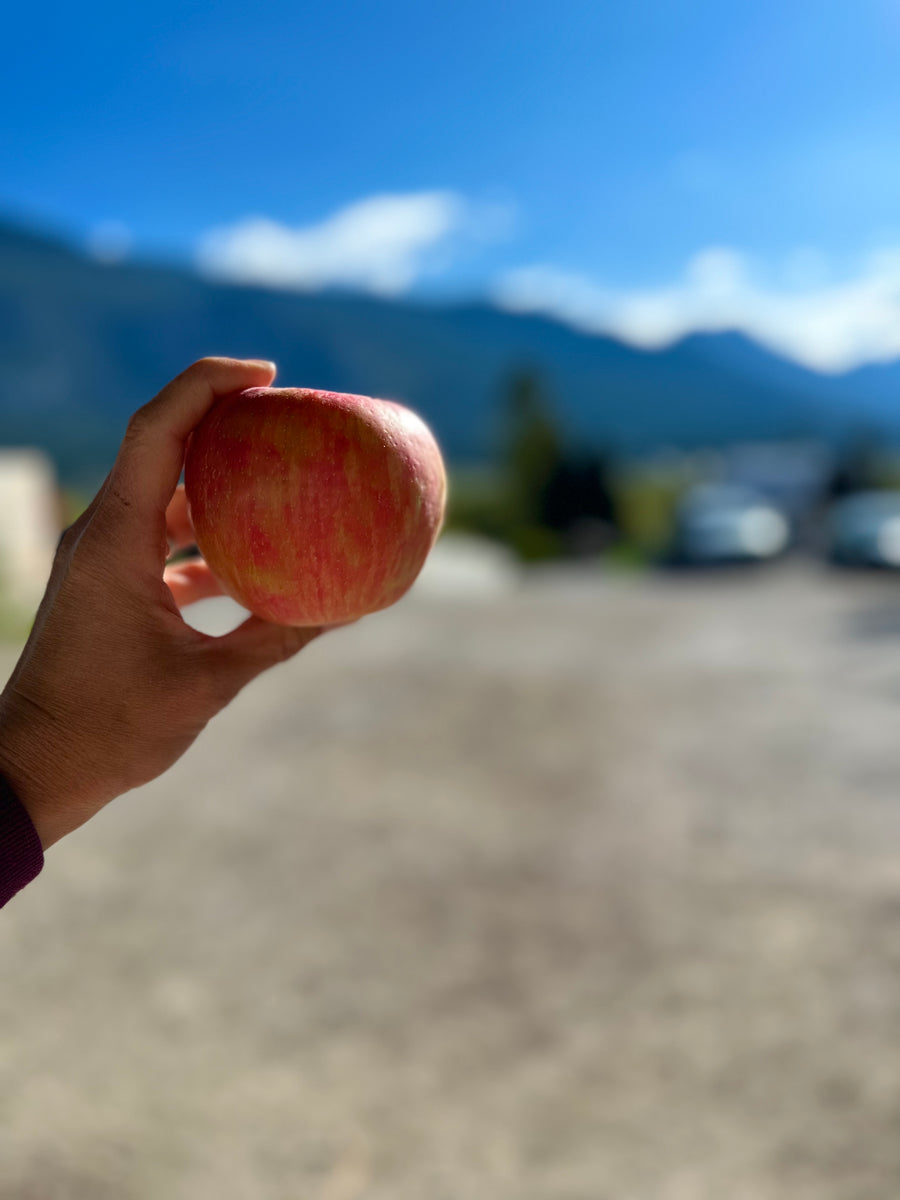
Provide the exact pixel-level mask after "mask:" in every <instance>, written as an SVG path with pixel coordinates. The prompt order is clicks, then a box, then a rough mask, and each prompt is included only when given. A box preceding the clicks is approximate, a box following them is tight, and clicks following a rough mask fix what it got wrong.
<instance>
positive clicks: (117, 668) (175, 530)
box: [0, 358, 321, 849]
mask: <svg viewBox="0 0 900 1200" xmlns="http://www.w3.org/2000/svg"><path fill="white" fill-rule="evenodd" d="M274 375H275V368H274V366H273V365H272V364H271V363H265V362H258V361H255V360H249V361H248V360H237V359H228V358H205V359H201V360H200V361H199V362H196V363H194V364H193V366H191V367H189V368H188V369H187V370H186V371H185V372H183V373H182V374H181V375H179V376H178V378H177V379H175V380H173V381H172V383H170V384H169V385H168V386H167V387H165V388H163V390H162V391H161V392H160V393H159V395H158V396H156V397H155V398H154V399H153V400H151V401H150V403H149V404H146V405H145V406H144V407H143V408H141V409H139V410H138V412H137V413H135V415H134V416H133V417H132V419H131V421H130V422H129V425H128V429H127V431H126V434H125V438H124V440H123V442H122V446H121V449H120V450H119V454H118V456H117V458H116V461H115V464H114V466H113V468H112V471H111V472H110V474H109V476H108V478H107V479H106V482H105V483H104V484H103V486H102V487H101V489H100V491H99V492H98V493H97V495H96V496H95V498H94V500H93V502H92V503H91V505H90V506H89V508H88V509H87V510H86V511H85V512H84V513H83V514H82V516H81V517H79V519H78V520H77V521H76V522H75V524H74V525H72V526H71V528H70V529H68V530H67V531H66V533H65V536H64V537H63V539H62V542H61V543H60V547H59V549H58V551H57V554H56V559H55V562H54V565H53V570H52V572H51V576H50V581H49V583H48V585H47V590H46V592H45V594H44V598H43V600H42V602H41V605H40V608H39V609H38V613H37V616H36V618H35V622H34V627H33V629H32V632H31V636H30V637H29V639H28V642H27V644H26V646H25V649H24V651H23V653H22V656H21V658H20V659H19V662H18V663H17V665H16V667H15V670H14V671H13V673H12V676H11V677H10V679H9V682H8V683H7V685H6V688H5V690H4V691H3V694H2V696H0V774H2V775H4V776H5V777H6V778H7V779H8V781H9V783H10V784H11V786H12V787H13V789H14V790H15V792H16V794H17V795H18V797H19V799H20V800H21V802H22V804H23V805H24V806H25V808H26V809H27V811H28V813H29V815H30V817H31V820H32V822H33V824H34V826H35V829H36V830H37V833H38V836H39V837H40V839H41V843H42V845H43V847H44V849H46V848H47V847H48V846H50V845H52V844H53V843H54V842H56V841H58V840H59V839H60V838H61V837H63V836H64V835H65V834H67V833H69V832H71V830H73V829H76V828H77V827H78V826H79V825H81V824H83V823H84V822H85V821H86V820H88V818H89V817H91V816H93V815H94V813H96V812H97V811H98V810H99V809H100V808H102V807H103V806H104V805H105V804H107V803H109V801H110V800H112V799H114V798H115V797H116V796H119V795H121V794H122V793H123V792H126V791H129V790H130V789H131V788H135V787H139V786H140V785H141V784H144V783H148V782H149V781H150V780H151V779H154V778H156V776H157V775H160V774H162V772H163V771H165V770H167V769H168V767H170V766H171V765H172V764H173V763H174V762H175V761H176V759H178V758H180V757H181V755H182V754H183V753H184V752H185V750H187V748H188V747H189V746H190V745H191V743H192V742H193V741H194V739H195V738H196V737H197V735H198V734H199V733H200V732H201V730H202V729H203V728H204V726H205V725H206V724H207V722H208V721H209V720H210V719H211V718H212V717H213V716H215V714H216V713H217V712H219V711H220V709H222V708H224V707H225V705H226V704H228V703H229V701H230V700H232V699H233V698H234V697H235V696H236V695H237V693H238V692H239V691H240V690H241V688H242V687H244V685H245V684H247V683H249V682H250V680H251V679H254V678H255V677H256V676H257V675H259V674H260V673H261V672H262V671H264V670H266V669H267V668H268V667H271V666H273V665H275V664H276V663H279V662H283V661H285V660H286V659H288V658H290V657H292V656H293V655H294V654H296V653H297V651H298V650H301V649H302V648H303V647H304V646H305V645H307V643H309V642H310V641H312V639H313V638H314V637H316V636H317V634H318V633H320V632H321V630H320V629H294V628H288V627H286V626H280V625H272V624H269V623H268V622H266V621H262V620H260V619H259V618H258V617H250V618H248V620H246V621H245V622H244V623H243V624H242V625H240V626H239V627H238V628H237V629H235V630H233V631H232V632H231V633H228V634H226V635H225V636H224V637H218V638H214V637H209V636H208V635H206V634H203V633H199V632H198V631H197V630H195V629H192V628H191V627H190V626H189V625H187V624H186V623H185V621H184V620H183V618H182V616H181V613H180V609H181V608H182V607H184V606H185V605H187V604H191V603H192V602H193V601H195V600H200V599H202V598H204V597H207V596H214V595H217V594H219V592H220V590H221V589H220V588H219V586H218V584H217V583H216V581H215V579H214V578H213V576H212V574H211V573H210V571H209V568H208V567H207V566H206V564H205V563H203V562H202V560H194V561H191V562H186V563H179V564H170V565H167V558H168V557H169V554H170V551H175V550H177V549H178V548H182V547H184V546H185V545H189V544H190V543H191V542H192V541H193V537H192V534H191V531H190V525H189V522H188V519H187V507H186V504H185V499H184V491H183V488H179V487H178V479H179V476H180V474H181V469H182V464H183V461H184V452H185V445H186V442H187V439H188V437H189V435H190V433H191V431H192V430H193V429H194V428H195V427H196V426H197V425H198V424H199V422H200V420H201V419H202V418H203V416H204V415H205V413H206V412H207V411H208V410H209V409H210V408H211V407H212V405H213V404H214V403H215V401H216V399H217V397H219V396H223V395H226V394H227V393H229V392H235V391H240V390H242V389H244V388H248V387H265V386H267V385H268V384H270V383H271V382H272V380H273V378H274Z"/></svg>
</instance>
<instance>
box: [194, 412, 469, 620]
mask: <svg viewBox="0 0 900 1200" xmlns="http://www.w3.org/2000/svg"><path fill="white" fill-rule="evenodd" d="M184 482H185V491H186V494H187V501H188V513H189V516H190V520H191V524H192V526H193V529H194V536H195V537H196V540H197V546H198V549H199V550H200V553H201V554H202V555H203V557H204V558H205V559H206V562H207V563H208V564H209V567H210V570H211V571H212V573H213V575H215V577H216V579H217V580H218V581H219V583H220V584H221V586H222V588H223V589H224V590H225V592H227V593H228V595H230V596H232V597H233V598H234V599H235V600H237V601H238V603H239V604H242V605H243V606H244V607H245V608H247V609H249V610H250V611H251V612H252V613H255V614H256V615H257V616H260V617H263V618H264V619H265V620H267V621H274V622H277V623H278V624H281V625H333V624H338V623H341V622H347V621H355V620H357V619H358V618H359V617H361V616H364V615H365V614H366V613H371V612H376V611H377V610H378V609H382V608H387V607H388V606H389V605H391V604H393V603H394V602H395V601H396V600H399V599H400V597H401V596H402V595H403V594H404V592H406V591H408V589H409V588H410V587H411V586H412V584H413V581H414V580H415V578H416V576H417V575H418V574H419V571H420V570H421V569H422V565H423V564H424V562H425V559H426V558H427V556H428V553H429V551H430V550H431V548H432V546H433V545H434V543H435V540H436V539H437V536H438V534H439V532H440V529H441V524H442V521H443V517H444V505H445V501H446V492H447V482H446V473H445V471H444V464H443V461H442V459H441V453H440V450H439V449H438V445H437V442H436V441H435V439H434V437H433V435H432V434H431V431H430V430H429V429H428V427H427V426H426V425H425V423H424V422H423V421H422V420H421V419H420V418H419V417H418V416H416V414H415V413H413V412H410V410H409V409H407V408H404V407H403V406H402V405H399V404H395V403H393V402H392V401H389V400H374V399H372V398H370V397H368V396H350V395H342V394H340V393H337V392H321V391H312V390H309V389H303V388H250V389H249V390H247V391H244V392H236V393H234V394H232V395H230V396H225V397H223V398H222V399H221V400H219V401H218V402H217V403H216V404H215V405H214V406H213V408H212V409H210V411H209V412H208V413H207V415H206V416H205V417H204V419H203V421H201V423H200V425H199V426H198V427H197V428H196V429H195V430H194V432H193V434H192V435H191V439H190V444H189V446H188V450H187V455H186V457H185V470H184Z"/></svg>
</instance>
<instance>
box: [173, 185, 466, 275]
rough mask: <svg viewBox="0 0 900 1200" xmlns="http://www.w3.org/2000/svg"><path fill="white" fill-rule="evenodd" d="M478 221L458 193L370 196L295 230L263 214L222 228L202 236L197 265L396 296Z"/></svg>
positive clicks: (210, 270)
mask: <svg viewBox="0 0 900 1200" xmlns="http://www.w3.org/2000/svg"><path fill="white" fill-rule="evenodd" d="M470 221H471V210H470V208H469V206H468V205H467V204H466V202H465V201H464V200H463V198H462V197H461V196H459V195H458V194H457V193H455V192H449V191H433V192H410V193H405V194H399V195H380V196H369V197H368V198H366V199H364V200H359V201H357V202H356V203H355V204H350V205H348V206H347V207H346V208H342V209H340V210H339V211H338V212H336V213H334V214H333V215H331V216H329V217H326V219H325V220H324V221H320V222H319V223H318V224H315V225H306V226H301V227H300V228H290V227H289V226H287V225H282V224H279V223H278V222H277V221H273V220H270V219H269V218H268V217H262V216H256V217H248V218H246V219H245V220H243V221H239V222H238V223H237V224H236V225H230V226H227V227H225V228H222V229H214V230H212V232H210V233H208V234H207V235H206V236H205V237H204V238H203V240H202V241H201V244H200V247H199V249H198V252H197V263H198V266H199V267H200V268H201V270H203V271H205V272H207V273H209V274H212V275H216V276H218V277H220V278H227V279H233V280H239V281H241V282H243V283H261V284H266V285H269V286H276V287H289V288H300V289H315V288H321V287H328V286H338V287H351V288H362V289H364V290H366V291H370V292H376V293H380V294H382V295H396V294H398V293H400V292H404V291H406V290H407V289H408V288H409V287H410V286H411V285H412V284H413V283H415V281H416V280H417V279H418V278H419V277H420V276H421V275H422V274H424V273H425V272H426V271H427V270H428V269H429V266H430V264H431V263H432V262H433V261H434V259H435V256H437V255H445V254H446V251H447V249H448V246H449V244H450V242H451V240H452V239H453V237H454V236H455V235H457V234H459V233H461V232H465V230H466V227H467V225H468V224H469V223H470Z"/></svg>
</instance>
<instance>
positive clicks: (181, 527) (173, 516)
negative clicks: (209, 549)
mask: <svg viewBox="0 0 900 1200" xmlns="http://www.w3.org/2000/svg"><path fill="white" fill-rule="evenodd" d="M195 540H196V539H195V538H194V530H193V527H192V525H191V522H190V518H189V517H188V506H187V497H186V496H185V493H184V484H183V483H180V484H179V485H178V487H177V488H176V489H175V494H174V496H173V497H172V499H171V500H170V501H169V507H168V508H167V509H166V541H167V542H168V543H169V552H170V553H175V551H177V550H184V549H185V548H186V547H187V546H193V545H194V542H195Z"/></svg>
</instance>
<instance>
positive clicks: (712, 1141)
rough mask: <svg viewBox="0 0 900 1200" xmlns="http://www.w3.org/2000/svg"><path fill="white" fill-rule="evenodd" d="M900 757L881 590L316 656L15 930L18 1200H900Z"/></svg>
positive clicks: (528, 599) (562, 594)
mask: <svg viewBox="0 0 900 1200" xmlns="http://www.w3.org/2000/svg"><path fill="white" fill-rule="evenodd" d="M12 659H13V655H12V654H11V653H10V654H9V655H8V656H7V659H6V660H5V666H6V669H7V670H8V669H9V668H10V667H11V665H12ZM898 734H900V588H898V586H897V584H896V583H894V582H893V581H891V580H888V579H875V578H849V577H847V578H838V577H835V576H829V575H826V574H824V573H817V572H816V571H814V570H812V569H810V570H808V571H801V570H799V569H797V568H793V567H791V568H785V569H783V570H779V571H773V572H770V573H769V574H758V575H757V574H750V575H744V574H740V573H738V574H725V575H721V576H712V575H704V576H702V577H686V576H685V577H672V578H669V579H655V580H633V581H621V580H620V581H615V580H613V581H606V582H604V581H603V580H602V579H596V578H591V577H590V576H588V575H577V574H571V575H565V574H551V573H547V574H544V575H537V576H535V577H533V578H532V579H531V581H530V582H529V583H528V584H527V585H525V586H523V587H522V588H520V589H519V590H516V591H511V592H509V593H508V594H506V595H503V594H497V595H491V594H489V593H486V594H485V595H482V596H479V597H472V598H469V599H468V600H467V599H465V598H463V597H457V598H454V599H452V600H450V599H441V598H440V597H439V596H435V595H425V594H422V595H419V596H418V597H416V596H413V597H411V598H410V599H409V600H407V601H404V602H403V603H402V604H401V605H399V606H397V608H395V609H394V610H392V611H390V612H388V613H385V614H381V615H380V616H378V617H374V618H371V619H369V620H367V621H365V622H362V623H361V624H360V625H358V626H355V627H353V628H351V629H347V630H343V631H340V632H339V633H336V634H334V635H331V636H330V637H328V638H325V639H322V640H321V641H320V642H318V643H316V644H315V645H313V646H312V647H310V649H309V650H308V651H307V652H306V653H305V654H304V655H303V656H301V658H299V659H297V660H295V661H294V662H292V663H290V664H288V665H286V666H284V667H282V668H279V669H278V670H277V671H275V672H273V673H271V674H270V675H269V676H267V677H266V678H265V679H264V680H260V681H258V682H257V683H256V684H255V685H254V686H253V687H251V688H250V689H248V691H247V692H245V693H244V694H243V695H242V696H241V697H240V698H239V700H238V701H237V702H236V703H235V704H234V705H233V706H232V707H231V708H230V709H229V710H228V711H227V712H226V713H225V714H223V715H222V716H221V717H220V718H219V719H218V721H217V722H215V723H214V725H213V726H211V727H210V729H209V730H208V731H207V733H206V734H205V735H204V737H203V739H202V740H201V742H200V743H198V745H197V746H196V747H195V748H194V750H193V751H192V752H191V753H190V754H189V755H188V756H187V758H186V759H184V760H183V761H182V762H181V763H180V764H179V765H178V766H177V767H176V768H175V769H174V770H173V771H171V772H170V773H169V774H168V775H167V776H165V777H164V778H163V779H161V780H159V781H157V782H156V783H155V784H153V785H151V786H150V787H148V788H145V789H143V790H142V791H141V792H140V793H134V794H132V795H130V796H128V797H125V798H123V799H121V800H120V801H119V802H118V803H117V804H116V805H114V806H112V807H111V808H110V809H108V810H107V811H106V812H104V813H103V814H102V815H101V816H100V817H98V818H97V819H96V820H95V821H93V822H91V824H90V825H88V826H86V827H85V828H84V829H82V830H80V831H78V833H76V834H75V835H73V836H72V837H70V838H68V839H67V840H66V841H64V842H63V843H61V844H60V845H58V846H57V847H54V848H53V849H52V850H51V851H50V853H49V854H48V856H47V865H46V867H45V870H44V873H43V875H42V876H41V877H40V879H39V880H38V881H37V882H35V883H34V884H33V885H32V886H31V887H30V888H29V889H27V890H26V891H25V892H23V893H22V894H21V895H20V896H19V897H17V899H16V900H15V901H13V903H12V904H11V905H10V906H9V907H8V908H7V909H5V910H4V912H3V915H2V919H0V964H2V968H0V969H2V978H3V982H2V986H0V1030H2V1033H0V1082H2V1087H0V1196H2V1197H3V1200H7V1198H12V1200H159V1198H160V1197H165V1198H166V1200H258V1198H260V1197H265V1198H266V1200H282V1198H283V1200H299V1198H303V1200H308V1198H311V1200H723V1198H727V1200H770V1198H771V1200H775V1198H776V1197H777V1198H778V1200H781V1198H783V1197H786V1196H789V1197H791V1200H891V1198H893V1197H896V1196H897V1195H900V1137H898V1136H897V1133H898V1129H900V787H898V783H900V736H898Z"/></svg>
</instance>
